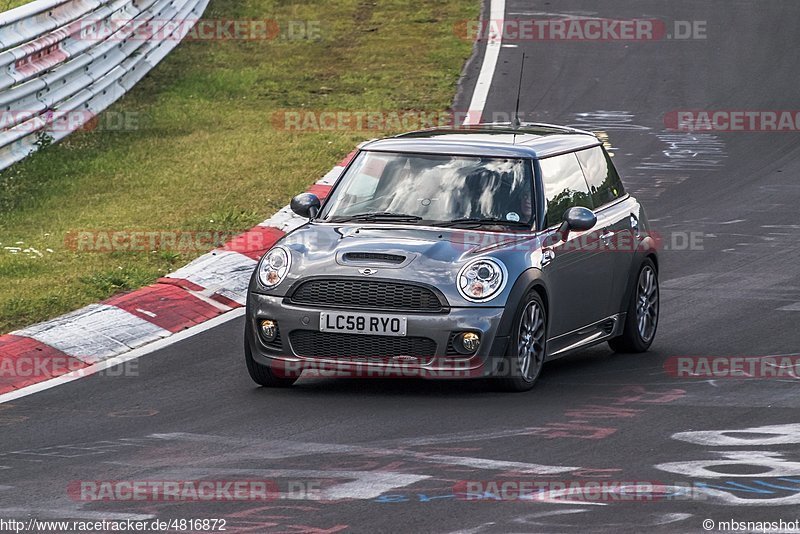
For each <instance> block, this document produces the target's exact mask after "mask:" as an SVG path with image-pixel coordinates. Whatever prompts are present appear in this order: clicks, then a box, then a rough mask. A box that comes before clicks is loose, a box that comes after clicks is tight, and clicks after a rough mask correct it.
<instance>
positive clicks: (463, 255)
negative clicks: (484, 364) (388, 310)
mask: <svg viewBox="0 0 800 534" xmlns="http://www.w3.org/2000/svg"><path fill="white" fill-rule="evenodd" d="M278 244H279V245H283V246H284V247H286V248H287V249H289V250H290V252H291V256H292V258H291V261H292V265H291V268H290V271H289V274H288V275H287V277H286V279H285V280H284V281H283V282H281V283H280V284H279V285H278V286H277V287H276V288H275V289H274V290H273V291H270V292H269V293H270V294H277V295H284V294H286V292H287V290H288V289H289V288H290V287H291V286H292V285H293V284H294V283H295V282H297V281H298V280H300V279H301V278H309V277H316V276H336V277H358V278H366V276H369V277H370V279H386V280H393V281H397V280H407V281H412V282H422V283H425V284H429V285H432V286H434V287H436V288H438V289H439V290H440V291H441V292H442V293H444V295H445V296H446V297H447V299H448V301H449V302H450V305H451V306H459V305H468V304H469V302H468V301H466V300H465V299H463V298H462V297H461V296H460V294H459V293H458V291H457V290H456V287H455V279H456V275H457V274H458V271H459V270H460V269H461V267H463V265H464V264H465V263H466V262H468V261H470V260H473V259H475V258H478V257H493V258H496V259H499V260H500V261H502V262H503V263H504V264H505V265H506V268H507V270H508V275H509V278H510V281H511V282H512V283H511V284H507V286H506V289H505V290H504V292H508V291H510V287H511V285H513V281H514V280H515V279H516V277H517V276H518V275H519V274H520V272H521V271H523V270H525V268H527V267H529V266H530V265H531V263H530V256H531V253H534V254H535V253H538V248H539V238H538V237H537V236H536V235H535V234H532V233H529V232H525V233H519V232H515V233H500V232H482V231H474V230H464V229H453V228H432V227H414V226H411V225H387V224H339V225H334V224H319V223H310V224H306V225H305V226H302V227H300V228H299V229H297V230H295V231H294V232H292V233H290V234H289V235H287V236H285V237H284V238H283V239H282V240H281V241H279V243H278ZM521 252H523V253H522V254H521ZM524 252H528V253H529V254H525V253H524ZM364 254H367V255H375V254H377V255H386V254H388V255H392V256H397V257H401V258H403V259H402V261H401V262H400V263H391V262H389V261H387V260H386V259H385V258H381V257H373V256H368V257H366V258H365V257H364ZM526 257H527V258H528V259H527V261H526V259H525V258H526ZM397 259H398V258H393V260H394V261H397ZM521 260H522V261H521ZM366 268H369V269H371V270H372V271H374V272H372V273H371V274H368V275H365V274H363V273H362V272H361V271H363V270H364V269H366ZM503 302H504V296H503V295H502V293H501V295H499V296H498V297H496V298H494V299H492V300H491V301H488V302H487V303H486V305H487V306H495V305H500V306H502V303H503Z"/></svg>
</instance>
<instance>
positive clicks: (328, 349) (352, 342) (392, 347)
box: [289, 330, 436, 358]
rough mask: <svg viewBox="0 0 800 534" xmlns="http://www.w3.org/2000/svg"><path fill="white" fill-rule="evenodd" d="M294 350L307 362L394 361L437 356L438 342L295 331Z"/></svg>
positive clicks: (423, 339)
mask: <svg viewBox="0 0 800 534" xmlns="http://www.w3.org/2000/svg"><path fill="white" fill-rule="evenodd" d="M289 341H290V342H291V344H292V350H293V351H294V353H295V354H297V355H298V356H305V357H307V358H393V357H395V356H416V357H418V358H423V357H424V358H430V357H433V356H434V355H435V354H436V342H435V341H434V340H432V339H428V338H426V337H394V336H363V335H357V334H338V333H336V332H317V331H314V330H295V331H293V332H291V333H290V334H289Z"/></svg>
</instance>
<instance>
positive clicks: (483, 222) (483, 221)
mask: <svg viewBox="0 0 800 534" xmlns="http://www.w3.org/2000/svg"><path fill="white" fill-rule="evenodd" d="M459 224H471V225H475V226H487V225H490V224H496V225H500V226H518V227H520V228H521V227H525V228H530V226H531V225H530V224H529V223H526V222H522V221H509V220H506V219H500V218H498V217H462V218H460V219H453V220H452V221H447V222H443V223H436V226H457V225H459Z"/></svg>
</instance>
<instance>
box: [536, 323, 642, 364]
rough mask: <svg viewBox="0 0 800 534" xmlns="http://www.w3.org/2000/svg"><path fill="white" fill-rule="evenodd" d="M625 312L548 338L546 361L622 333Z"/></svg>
mask: <svg viewBox="0 0 800 534" xmlns="http://www.w3.org/2000/svg"><path fill="white" fill-rule="evenodd" d="M625 315H626V314H625V313H618V314H616V315H612V316H610V317H606V318H605V319H602V320H600V321H597V322H596V323H592V324H590V325H588V326H584V327H583V328H578V329H577V330H573V331H572V332H567V333H566V334H561V335H560V336H557V337H554V338H552V339H548V340H547V356H546V357H545V361H550V360H555V359H557V358H561V357H562V356H565V355H567V354H569V353H570V352H573V351H576V350H579V349H584V348H586V347H591V346H592V345H597V344H598V343H602V342H604V341H608V340H609V339H611V338H612V337H616V336H618V335H621V334H622V330H623V328H624V327H625Z"/></svg>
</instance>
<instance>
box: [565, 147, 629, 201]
mask: <svg viewBox="0 0 800 534" xmlns="http://www.w3.org/2000/svg"><path fill="white" fill-rule="evenodd" d="M577 156H578V161H580V162H581V167H583V172H584V173H585V174H586V181H587V182H588V183H589V192H590V193H591V194H592V201H593V202H594V205H595V206H596V207H598V208H599V207H600V206H603V205H605V204H608V203H609V202H612V201H614V200H616V199H618V198H619V197H621V196H622V195H624V194H625V189H624V188H623V187H622V181H621V180H620V179H619V174H617V170H616V169H615V168H614V164H613V163H611V158H609V157H608V154H606V152H605V150H603V149H602V148H601V147H599V146H596V147H594V148H590V149H588V150H581V151H580V152H577Z"/></svg>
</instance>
